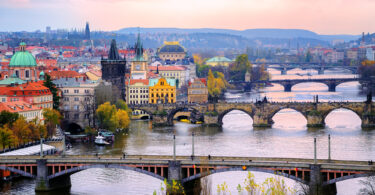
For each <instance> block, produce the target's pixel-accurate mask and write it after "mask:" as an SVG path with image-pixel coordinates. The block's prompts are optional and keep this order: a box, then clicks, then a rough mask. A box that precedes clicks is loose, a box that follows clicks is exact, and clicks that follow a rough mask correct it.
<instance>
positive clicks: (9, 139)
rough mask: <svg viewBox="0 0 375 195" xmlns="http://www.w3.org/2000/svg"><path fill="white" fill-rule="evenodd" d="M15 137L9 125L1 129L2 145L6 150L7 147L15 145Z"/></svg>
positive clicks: (0, 138) (0, 142) (0, 140)
mask: <svg viewBox="0 0 375 195" xmlns="http://www.w3.org/2000/svg"><path fill="white" fill-rule="evenodd" d="M15 141H16V140H15V137H14V135H13V132H12V130H11V129H9V127H8V126H7V125H5V126H3V127H0V144H1V146H2V147H3V149H5V147H7V146H8V147H10V146H11V145H13V144H14V143H15Z"/></svg>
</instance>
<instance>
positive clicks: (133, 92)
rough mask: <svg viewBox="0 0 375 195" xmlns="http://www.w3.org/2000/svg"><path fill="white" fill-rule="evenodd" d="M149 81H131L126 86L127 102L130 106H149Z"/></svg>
mask: <svg viewBox="0 0 375 195" xmlns="http://www.w3.org/2000/svg"><path fill="white" fill-rule="evenodd" d="M148 84H149V80H148V79H131V80H130V81H129V83H128V84H127V86H126V102H127V103H128V104H148V102H149V100H148V96H149V85H148Z"/></svg>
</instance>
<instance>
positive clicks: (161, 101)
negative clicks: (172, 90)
mask: <svg viewBox="0 0 375 195" xmlns="http://www.w3.org/2000/svg"><path fill="white" fill-rule="evenodd" d="M158 101H160V103H162V104H165V103H169V101H168V100H167V101H166V100H164V99H159V100H158ZM156 103H158V102H157V100H154V99H152V100H151V104H156ZM171 103H175V101H174V100H173V99H171Z"/></svg>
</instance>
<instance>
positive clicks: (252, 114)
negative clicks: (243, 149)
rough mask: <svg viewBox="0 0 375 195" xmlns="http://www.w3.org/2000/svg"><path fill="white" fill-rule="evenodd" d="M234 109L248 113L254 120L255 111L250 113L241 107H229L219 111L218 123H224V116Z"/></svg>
mask: <svg viewBox="0 0 375 195" xmlns="http://www.w3.org/2000/svg"><path fill="white" fill-rule="evenodd" d="M234 110H238V111H242V112H244V113H246V114H247V115H249V116H250V118H251V119H252V120H254V113H253V112H252V113H250V112H248V111H246V110H244V109H241V108H231V109H228V110H225V111H223V112H221V113H219V115H218V118H217V122H218V124H220V125H223V118H224V116H225V115H226V114H228V113H229V112H232V111H234Z"/></svg>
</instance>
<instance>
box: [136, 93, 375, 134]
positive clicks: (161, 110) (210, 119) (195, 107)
mask: <svg viewBox="0 0 375 195" xmlns="http://www.w3.org/2000/svg"><path fill="white" fill-rule="evenodd" d="M129 107H130V108H131V109H133V110H143V111H144V112H145V113H148V114H149V115H150V116H151V118H152V120H153V121H152V122H153V124H154V125H161V126H173V118H174V116H175V115H176V114H177V113H178V112H185V113H187V112H191V113H195V116H202V115H203V120H202V121H203V124H204V125H219V126H221V125H222V124H223V118H224V116H225V115H226V114H227V113H229V112H231V111H233V110H240V111H243V112H245V113H246V114H248V115H249V116H250V117H251V118H252V119H253V126H255V127H271V126H272V124H273V120H272V118H273V116H274V115H275V114H276V113H278V112H279V111H280V110H282V109H286V108H288V109H293V110H296V111H297V112H299V113H301V114H302V115H303V116H304V117H305V118H306V120H307V126H308V127H324V125H325V122H324V121H325V118H326V117H327V115H328V114H329V113H331V112H332V111H333V110H336V109H340V108H345V109H348V110H351V111H352V112H354V113H355V114H356V115H358V117H359V118H360V119H361V120H362V127H363V128H373V127H375V114H374V113H375V105H374V103H373V102H372V101H371V99H370V100H367V101H366V102H251V103H228V102H219V103H212V104H143V105H142V104H141V105H134V104H130V105H129ZM190 118H191V117H190Z"/></svg>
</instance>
